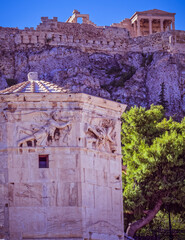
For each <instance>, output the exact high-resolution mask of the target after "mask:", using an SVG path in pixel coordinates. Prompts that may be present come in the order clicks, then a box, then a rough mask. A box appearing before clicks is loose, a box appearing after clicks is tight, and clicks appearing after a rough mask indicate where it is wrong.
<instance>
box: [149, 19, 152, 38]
mask: <svg viewBox="0 0 185 240" xmlns="http://www.w3.org/2000/svg"><path fill="white" fill-rule="evenodd" d="M149 34H152V18H149Z"/></svg>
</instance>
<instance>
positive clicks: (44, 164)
mask: <svg viewBox="0 0 185 240" xmlns="http://www.w3.org/2000/svg"><path fill="white" fill-rule="evenodd" d="M39 168H49V156H48V155H39Z"/></svg>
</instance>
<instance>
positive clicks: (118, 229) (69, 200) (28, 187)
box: [0, 80, 126, 240]
mask: <svg viewBox="0 0 185 240" xmlns="http://www.w3.org/2000/svg"><path fill="white" fill-rule="evenodd" d="M32 81H37V80H32ZM19 86H20V85H18V87H19ZM15 87H16V86H15ZM15 87H14V88H13V89H14V90H15V89H16V88H15ZM0 97H1V100H2V98H3V103H4V104H5V105H6V106H5V105H3V106H2V107H1V109H0V111H1V112H3V111H4V112H3V115H5V116H6V118H5V119H4V120H3V121H5V122H4V126H3V128H2V131H3V132H2V136H3V138H4V136H5V142H6V144H5V145H4V146H3V145H2V146H1V149H0V150H1V155H0V164H1V166H2V168H1V169H0V202H1V206H0V234H2V236H3V237H6V239H7V240H8V239H10V240H12V239H13V240H14V239H16V240H18V239H19V240H21V239H83V240H84V239H90V235H89V234H90V233H89V232H91V233H92V234H95V235H96V237H98V238H97V239H102V236H103V237H104V236H106V239H107V240H112V239H117V240H118V239H119V237H118V235H122V234H123V218H120V214H121V215H123V209H122V208H123V206H122V189H121V187H120V184H121V182H120V181H119V180H117V175H119V176H120V175H121V148H120V136H119V134H117V131H120V116H121V113H122V112H123V111H124V110H125V107H126V105H123V104H120V103H116V102H112V101H109V100H105V99H101V98H97V97H93V96H90V95H87V94H80V93H76V94H73V93H71V94H62V93H31V92H29V93H26V92H25V93H9V94H1V96H0ZM42 100H44V102H43V101H42ZM4 133H5V134H4ZM43 156H47V159H48V164H47V165H45V168H41V166H42V165H41V166H40V159H42V158H43ZM115 176H116V177H115ZM115 178H116V179H115ZM113 179H114V180H113ZM115 182H116V183H115ZM118 185H119V187H118ZM115 188H116V190H115ZM113 195H115V196H113ZM113 204H114V205H115V206H113ZM118 211H119V214H118ZM112 219H114V221H112ZM0 236H1V235H0ZM8 236H10V237H8ZM91 239H92V238H91Z"/></svg>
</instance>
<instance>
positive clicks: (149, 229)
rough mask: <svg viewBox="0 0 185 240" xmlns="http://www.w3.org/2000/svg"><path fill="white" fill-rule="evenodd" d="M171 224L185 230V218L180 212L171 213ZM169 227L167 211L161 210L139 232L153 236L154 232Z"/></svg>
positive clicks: (175, 227)
mask: <svg viewBox="0 0 185 240" xmlns="http://www.w3.org/2000/svg"><path fill="white" fill-rule="evenodd" d="M171 224H172V229H173V230H176V229H178V230H185V219H183V218H182V216H181V215H180V214H171ZM164 229H166V230H168V229H169V217H168V213H167V212H162V211H159V212H158V214H157V215H156V217H155V218H154V219H153V221H152V222H151V223H150V224H148V225H147V226H145V227H144V228H142V229H141V230H140V231H139V233H138V234H140V235H143V236H146V235H148V236H152V234H153V232H156V233H157V232H160V230H164Z"/></svg>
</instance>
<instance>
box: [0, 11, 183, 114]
mask: <svg viewBox="0 0 185 240" xmlns="http://www.w3.org/2000/svg"><path fill="white" fill-rule="evenodd" d="M78 18H82V24H79V23H77V20H78ZM41 21H42V22H41V23H40V24H39V25H38V26H37V28H36V29H34V28H25V29H24V30H20V29H18V28H3V27H1V28H0V57H1V58H0V59H1V60H0V79H1V84H0V87H1V89H4V88H6V87H7V86H8V84H10V82H11V81H14V82H22V81H24V80H25V79H26V78H27V77H26V75H27V73H28V72H38V74H39V79H43V80H46V81H50V82H54V83H57V84H58V85H60V86H62V87H64V88H66V89H67V90H68V91H71V92H85V93H88V94H91V95H95V96H101V97H104V98H108V99H112V100H115V101H119V102H122V103H125V104H127V105H129V106H132V105H141V106H145V107H147V106H149V105H150V104H152V103H154V104H157V103H159V102H160V97H159V95H160V93H161V84H162V83H164V97H165V100H166V101H167V102H168V114H169V115H174V114H176V115H177V116H179V117H181V116H183V115H184V113H185V88H184V85H185V31H179V30H178V31H177V30H175V13H168V12H165V11H162V10H157V9H154V10H148V11H143V12H136V13H135V14H133V16H132V17H131V18H130V19H125V20H123V21H122V22H120V23H113V24H112V25H111V26H105V27H102V26H97V25H96V24H95V23H93V22H92V21H90V18H89V15H88V14H81V13H80V12H78V11H77V10H74V11H73V15H72V16H71V17H69V18H68V20H67V21H66V22H58V20H57V18H56V17H54V18H53V19H48V18H47V17H42V18H41Z"/></svg>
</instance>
